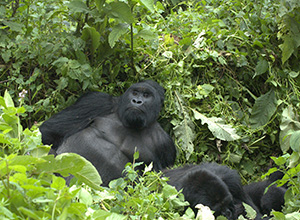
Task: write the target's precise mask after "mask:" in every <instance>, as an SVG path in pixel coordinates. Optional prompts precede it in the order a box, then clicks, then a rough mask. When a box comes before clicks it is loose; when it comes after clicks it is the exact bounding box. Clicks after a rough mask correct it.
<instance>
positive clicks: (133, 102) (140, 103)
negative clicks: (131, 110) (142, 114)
mask: <svg viewBox="0 0 300 220" xmlns="http://www.w3.org/2000/svg"><path fill="white" fill-rule="evenodd" d="M131 103H132V104H133V105H136V106H140V105H142V104H143V101H142V100H140V99H132V100H131Z"/></svg>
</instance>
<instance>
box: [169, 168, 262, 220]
mask: <svg viewBox="0 0 300 220" xmlns="http://www.w3.org/2000/svg"><path fill="white" fill-rule="evenodd" d="M163 173H164V175H165V176H167V177H169V184H170V185H173V186H175V188H176V189H177V190H180V189H182V193H183V195H184V196H185V199H186V200H187V201H188V202H189V203H190V207H191V208H192V209H193V210H194V211H196V209H195V206H196V205H197V204H199V203H201V204H203V205H206V206H208V207H210V209H211V210H213V211H214V215H215V216H216V217H217V216H219V215H223V216H225V217H226V218H227V219H237V218H238V216H239V215H240V214H244V213H243V212H244V210H241V207H243V205H242V203H243V202H244V203H247V204H248V205H250V206H251V207H252V208H254V210H255V211H256V213H257V218H256V219H260V218H261V214H260V213H259V211H258V208H257V207H256V206H255V205H254V203H253V202H252V200H251V198H250V197H249V196H248V195H247V194H246V193H245V192H244V190H243V187H242V184H241V180H240V176H239V174H238V173H237V171H235V170H232V169H230V168H229V167H227V166H222V165H218V164H216V163H203V164H201V165H186V166H184V167H180V168H176V169H170V170H168V169H165V170H163Z"/></svg>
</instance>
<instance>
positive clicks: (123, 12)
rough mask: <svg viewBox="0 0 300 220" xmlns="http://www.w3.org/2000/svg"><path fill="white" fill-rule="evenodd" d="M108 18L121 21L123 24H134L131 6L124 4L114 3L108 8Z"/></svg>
mask: <svg viewBox="0 0 300 220" xmlns="http://www.w3.org/2000/svg"><path fill="white" fill-rule="evenodd" d="M107 9H108V16H109V17H111V18H116V19H119V20H120V21H121V22H126V23H127V24H131V23H133V22H134V19H133V16H132V13H131V10H130V7H129V5H127V4H126V3H124V2H112V3H110V4H109V5H108V6H107V7H106V10H107Z"/></svg>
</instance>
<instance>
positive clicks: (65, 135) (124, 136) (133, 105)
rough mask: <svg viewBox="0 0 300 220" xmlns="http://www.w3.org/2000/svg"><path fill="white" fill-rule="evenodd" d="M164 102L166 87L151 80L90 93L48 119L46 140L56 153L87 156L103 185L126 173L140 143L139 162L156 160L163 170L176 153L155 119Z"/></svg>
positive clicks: (154, 162)
mask: <svg viewBox="0 0 300 220" xmlns="http://www.w3.org/2000/svg"><path fill="white" fill-rule="evenodd" d="M163 102H164V89H163V88H162V87H161V86H160V85H158V84H157V83H156V82H154V81H150V80H149V81H144V82H140V83H136V84H134V85H132V86H131V87H130V88H129V89H128V90H126V92H125V93H124V94H123V95H122V96H120V97H113V96H110V95H108V94H105V93H100V92H91V93H88V94H86V95H84V96H82V97H81V98H79V99H78V101H77V102H76V103H75V104H74V105H72V106H70V107H68V108H66V109H65V110H63V111H61V112H59V113H58V114H56V115H54V116H53V117H52V118H50V119H49V120H47V121H45V122H44V123H43V124H42V126H41V127H40V130H41V132H42V140H43V143H44V144H49V145H50V144H52V148H53V150H55V151H56V153H57V154H61V153H64V152H73V153H78V154H80V155H82V156H83V157H85V158H86V159H88V160H89V161H90V162H92V163H93V165H94V166H95V167H96V168H97V170H98V172H99V173H100V175H101V178H102V180H103V184H104V185H107V184H108V183H109V181H110V180H112V179H114V178H118V177H120V176H121V175H122V171H123V169H124V166H125V165H126V163H128V162H131V161H132V159H133V154H134V152H135V148H136V150H137V151H139V155H140V156H139V160H138V161H143V162H145V164H149V163H150V162H152V161H153V165H154V169H155V170H161V169H163V168H165V167H168V166H171V165H173V164H174V161H175V157H176V150H175V146H174V143H173V141H172V139H171V138H170V136H169V135H168V134H167V133H166V132H165V131H164V130H163V129H162V128H161V126H160V125H159V123H158V122H157V121H156V120H157V118H158V117H159V112H160V110H161V107H162V105H163Z"/></svg>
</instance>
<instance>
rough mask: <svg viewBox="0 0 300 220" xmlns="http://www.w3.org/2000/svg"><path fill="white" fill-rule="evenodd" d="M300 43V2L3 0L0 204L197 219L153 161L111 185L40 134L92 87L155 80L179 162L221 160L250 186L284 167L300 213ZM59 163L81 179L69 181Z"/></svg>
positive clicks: (12, 209) (16, 209)
mask: <svg viewBox="0 0 300 220" xmlns="http://www.w3.org/2000/svg"><path fill="white" fill-rule="evenodd" d="M299 48H300V2H299V1H298V0H259V1H256V0H226V1H225V0H206V1H205V0H198V1H197V0H187V1H180V0H166V1H154V0H106V1H105V0H70V1H66V0H47V1H46V0H26V1H21V0H14V1H11V0H1V1H0V91H1V95H2V96H1V97H0V107H1V108H0V114H1V117H0V143H1V145H0V146H1V149H2V150H1V160H0V178H1V183H0V198H1V199H0V214H1V215H3V216H5V218H6V219H41V218H44V219H67V218H72V219H110V218H111V219H127V218H129V219H154V218H155V219H158V218H168V219H175V218H177V219H191V218H194V216H193V214H192V212H190V210H188V211H187V212H186V213H185V214H182V215H181V214H178V213H179V212H178V209H180V206H181V205H182V204H183V203H184V201H183V200H182V196H181V194H178V192H176V190H175V191H174V189H173V188H172V187H169V186H168V185H167V184H166V183H165V182H166V181H165V180H164V178H162V179H161V178H159V176H160V175H159V174H156V173H154V172H151V171H150V168H149V170H146V171H145V173H144V175H143V176H142V177H138V176H137V175H136V173H135V171H134V169H133V168H134V167H135V166H136V164H134V163H133V164H132V165H130V166H128V167H127V168H126V169H127V171H128V173H129V176H128V178H127V179H126V178H125V179H122V181H121V180H119V181H114V183H112V185H111V188H110V189H103V188H101V187H99V183H100V182H101V179H100V177H99V176H97V174H96V173H95V171H94V170H93V167H90V166H89V165H88V164H89V163H88V162H87V161H85V160H84V159H83V158H80V157H77V156H76V155H72V154H70V155H64V156H61V157H58V158H55V159H54V158H51V157H49V156H47V152H48V151H49V147H47V146H43V145H42V144H41V142H40V134H39V132H38V129H37V128H38V126H39V125H40V124H41V123H42V122H43V121H44V120H46V119H48V118H49V117H51V115H53V114H54V113H56V112H58V111H60V110H62V109H64V108H65V107H67V106H69V105H71V104H72V103H74V102H75V100H76V99H77V98H78V97H79V96H80V95H82V94H83V93H85V92H87V91H91V90H92V91H101V92H106V93H109V94H111V95H115V96H119V95H121V94H122V93H123V92H124V91H125V90H126V89H127V88H128V87H129V86H130V85H131V84H133V83H135V82H138V81H140V80H145V79H153V80H155V81H157V82H158V83H160V84H161V85H162V86H163V87H164V88H165V89H166V94H165V95H166V100H165V104H164V108H163V111H162V112H161V116H160V118H159V122H160V124H161V125H162V126H163V128H164V129H165V130H166V131H167V132H168V133H169V134H171V136H172V138H173V140H174V141H175V143H176V146H177V150H178V156H177V161H176V165H181V164H185V163H201V162H204V161H208V162H211V161H216V162H218V163H220V164H226V165H228V166H230V167H231V168H233V169H237V170H238V171H239V173H240V175H241V177H242V182H243V184H247V183H249V182H252V181H260V180H261V177H262V176H263V177H265V176H266V175H268V173H270V172H272V171H274V170H276V169H280V170H282V171H283V172H284V173H285V174H286V175H285V177H284V178H283V179H284V180H283V181H281V183H282V184H284V183H285V182H286V181H289V182H290V184H291V187H290V188H289V190H288V193H287V194H286V207H285V209H284V210H283V213H279V212H274V213H273V214H274V216H275V217H276V218H277V219H297V218H298V217H299V209H300V192H299V189H300V177H299V176H300V165H299V161H300V153H299V152H300V121H299V118H298V114H299V105H300V102H299V97H300V90H299V89H300V75H299V73H300V65H299V63H300V62H299V51H300V49H299ZM136 156H137V155H136ZM74 164H76V165H77V166H78V170H74V169H73V168H72V166H74ZM80 164H82V165H80ZM83 167H88V168H87V169H88V170H89V171H90V172H83V170H82V168H83ZM270 168H272V169H271V170H270V171H269V172H268V170H269V169H270ZM85 171H86V170H85ZM55 172H56V173H61V174H63V175H66V174H67V173H68V172H72V174H74V175H75V176H76V175H77V176H76V177H77V179H78V182H77V183H76V184H75V185H74V186H72V187H67V186H66V185H65V182H64V180H63V179H62V178H60V177H56V176H55V175H53V173H55ZM91 173H92V174H93V175H91ZM133 183H135V184H133ZM133 185H135V186H136V187H133ZM130 187H131V188H132V190H127V191H126V192H125V191H124V190H121V189H124V188H127V189H128V188H130ZM150 191H151V192H153V193H149V192H150ZM141 204H142V205H141ZM141 216H143V217H141ZM295 216H297V218H295ZM299 218H300V217H299ZM299 218H298V219H299Z"/></svg>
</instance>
